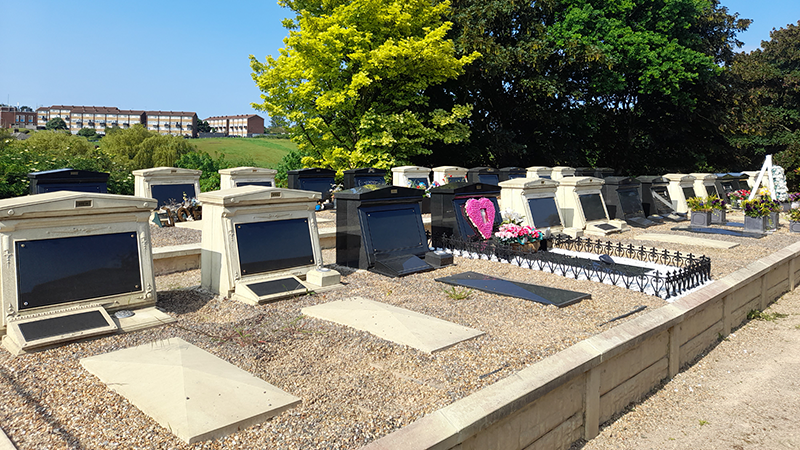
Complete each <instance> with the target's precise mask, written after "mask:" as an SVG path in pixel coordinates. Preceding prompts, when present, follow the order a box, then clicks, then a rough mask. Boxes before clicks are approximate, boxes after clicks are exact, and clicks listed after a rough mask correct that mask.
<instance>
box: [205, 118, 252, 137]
mask: <svg viewBox="0 0 800 450" xmlns="http://www.w3.org/2000/svg"><path fill="white" fill-rule="evenodd" d="M205 120H206V122H208V125H209V126H210V127H211V128H212V129H213V130H214V131H215V132H217V133H222V134H224V135H226V136H241V137H246V136H250V135H253V134H264V119H263V118H262V117H261V116H259V115H258V114H240V115H238V116H214V117H209V118H208V119H205Z"/></svg>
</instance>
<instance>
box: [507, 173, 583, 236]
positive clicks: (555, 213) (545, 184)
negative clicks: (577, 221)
mask: <svg viewBox="0 0 800 450" xmlns="http://www.w3.org/2000/svg"><path fill="white" fill-rule="evenodd" d="M500 188H501V192H500V198H501V201H502V205H503V207H504V208H511V209H512V210H514V211H515V212H517V213H519V214H521V215H523V216H525V217H524V219H523V220H524V221H525V225H530V226H532V227H534V228H536V229H537V230H540V231H542V232H543V233H545V235H546V236H547V235H549V234H550V233H562V232H563V233H566V234H570V235H572V236H575V235H577V234H578V231H579V230H566V231H565V230H564V220H563V219H562V218H561V209H560V208H559V206H558V200H557V198H556V190H557V189H558V181H553V180H548V179H546V178H536V179H531V178H516V179H513V180H508V181H503V182H501V183H500Z"/></svg>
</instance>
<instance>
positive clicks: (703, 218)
mask: <svg viewBox="0 0 800 450" xmlns="http://www.w3.org/2000/svg"><path fill="white" fill-rule="evenodd" d="M691 225H692V226H695V227H707V226H709V225H711V211H692V221H691Z"/></svg>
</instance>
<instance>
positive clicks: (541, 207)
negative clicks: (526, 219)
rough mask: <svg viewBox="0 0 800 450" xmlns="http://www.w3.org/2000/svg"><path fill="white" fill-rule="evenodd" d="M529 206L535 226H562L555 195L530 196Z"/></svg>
mask: <svg viewBox="0 0 800 450" xmlns="http://www.w3.org/2000/svg"><path fill="white" fill-rule="evenodd" d="M528 207H529V208H530V210H531V220H533V226H534V227H535V228H548V227H558V226H561V218H560V217H559V216H558V209H557V208H556V199H554V198H553V197H541V198H529V199H528Z"/></svg>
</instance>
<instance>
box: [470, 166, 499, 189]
mask: <svg viewBox="0 0 800 450" xmlns="http://www.w3.org/2000/svg"><path fill="white" fill-rule="evenodd" d="M467 182H468V183H483V184H494V185H495V186H496V185H499V184H500V172H498V170H497V169H495V168H494V167H473V168H472V169H469V170H468V171H467Z"/></svg>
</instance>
